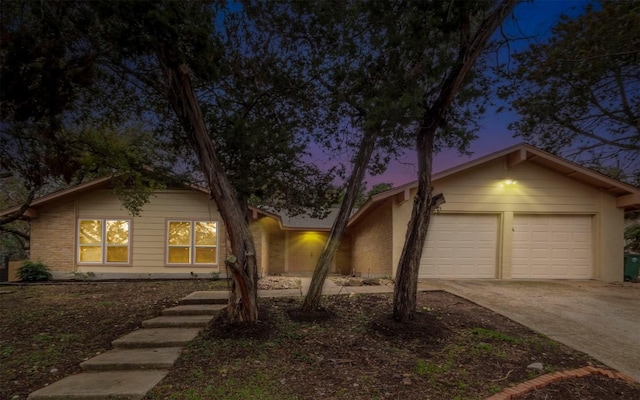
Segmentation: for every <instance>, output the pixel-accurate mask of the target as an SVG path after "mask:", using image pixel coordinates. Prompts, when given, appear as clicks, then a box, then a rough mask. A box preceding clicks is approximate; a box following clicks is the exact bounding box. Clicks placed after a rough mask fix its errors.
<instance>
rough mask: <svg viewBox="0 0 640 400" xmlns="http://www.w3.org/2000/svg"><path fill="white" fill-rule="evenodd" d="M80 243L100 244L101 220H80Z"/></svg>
mask: <svg viewBox="0 0 640 400" xmlns="http://www.w3.org/2000/svg"><path fill="white" fill-rule="evenodd" d="M79 236H80V237H79V239H80V244H100V243H102V221H100V220H97V219H94V220H88V219H85V220H81V221H80V235H79Z"/></svg>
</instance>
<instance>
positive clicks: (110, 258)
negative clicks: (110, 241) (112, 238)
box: [107, 246, 129, 263]
mask: <svg viewBox="0 0 640 400" xmlns="http://www.w3.org/2000/svg"><path fill="white" fill-rule="evenodd" d="M128 261H129V247H126V246H117V247H114V246H107V262H122V263H126V262H128Z"/></svg>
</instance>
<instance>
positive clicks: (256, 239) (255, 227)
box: [249, 222, 266, 275]
mask: <svg viewBox="0 0 640 400" xmlns="http://www.w3.org/2000/svg"><path fill="white" fill-rule="evenodd" d="M249 230H250V231H251V236H253V245H254V246H255V248H256V263H257V264H258V274H259V275H265V273H266V272H265V271H264V268H265V267H266V266H265V265H264V263H263V261H262V252H263V248H262V241H263V235H265V234H266V233H265V232H264V229H263V228H262V225H261V224H260V223H259V222H254V223H251V224H250V225H249Z"/></svg>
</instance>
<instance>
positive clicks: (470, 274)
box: [419, 214, 498, 278]
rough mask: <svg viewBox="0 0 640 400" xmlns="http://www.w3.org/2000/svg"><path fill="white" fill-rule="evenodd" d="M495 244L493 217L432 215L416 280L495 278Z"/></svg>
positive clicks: (496, 219)
mask: <svg viewBox="0 0 640 400" xmlns="http://www.w3.org/2000/svg"><path fill="white" fill-rule="evenodd" d="M497 242H498V216H497V215H491V214H487V215H484V214H436V215H433V216H432V217H431V225H430V227H429V233H428V235H427V242H426V243H425V247H424V249H423V251H422V258H421V259H420V273H419V276H420V278H495V277H496V253H497V251H496V248H497V247H496V246H497Z"/></svg>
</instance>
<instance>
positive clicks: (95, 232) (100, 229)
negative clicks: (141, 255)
mask: <svg viewBox="0 0 640 400" xmlns="http://www.w3.org/2000/svg"><path fill="white" fill-rule="evenodd" d="M130 226H131V221H129V220H126V219H80V220H78V262H80V263H95V264H128V263H129V254H130V253H129V239H130V237H129V236H130V233H129V228H130Z"/></svg>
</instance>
